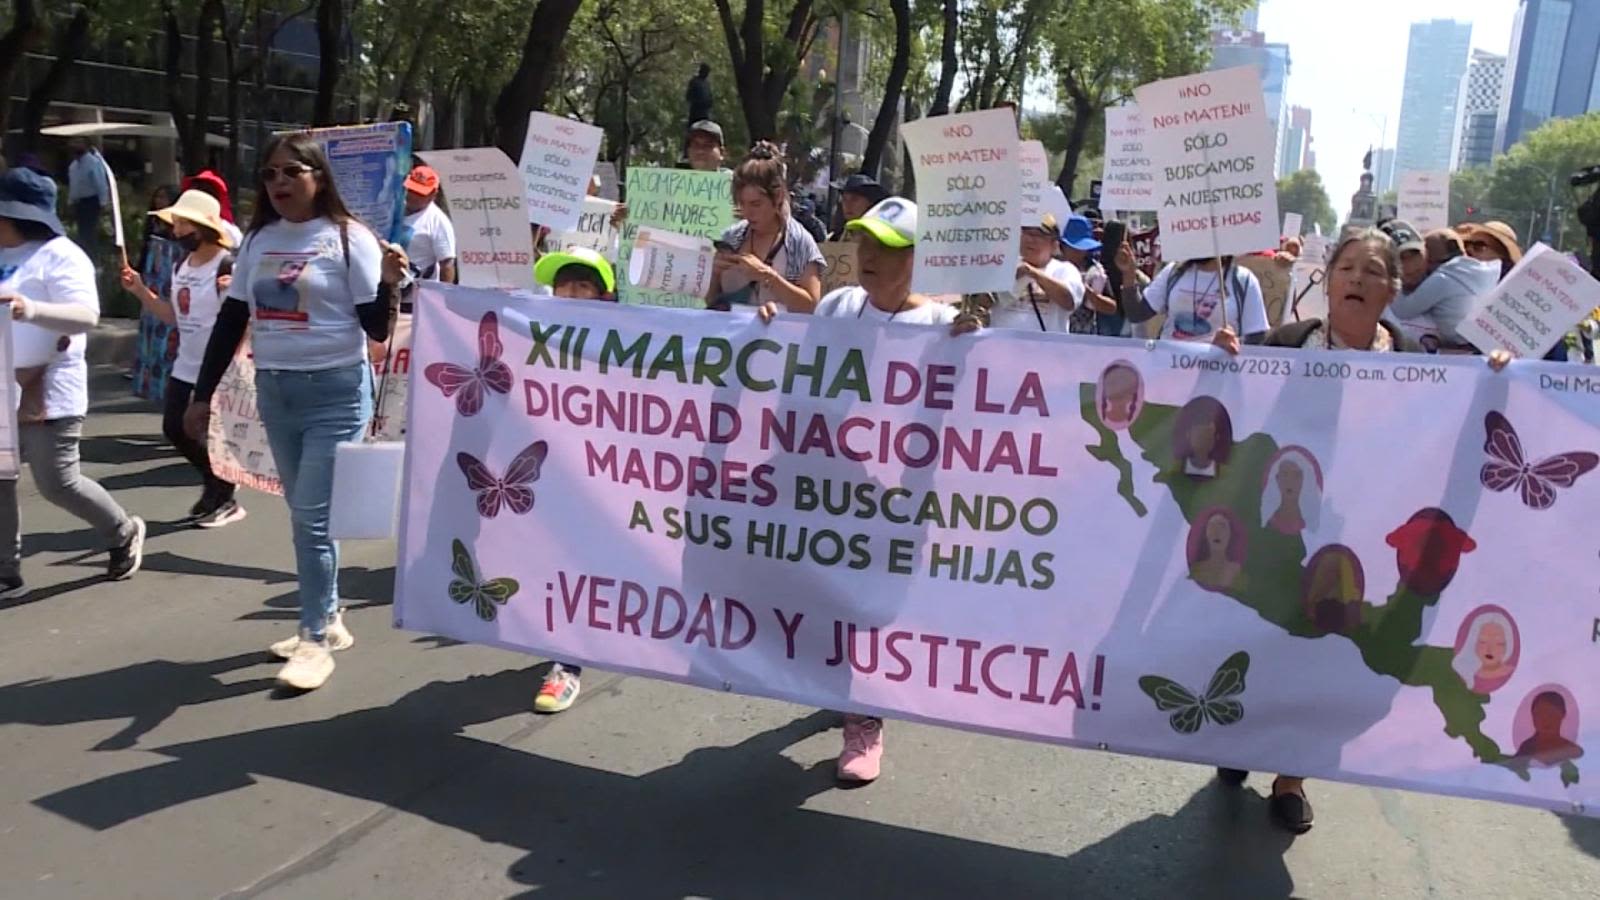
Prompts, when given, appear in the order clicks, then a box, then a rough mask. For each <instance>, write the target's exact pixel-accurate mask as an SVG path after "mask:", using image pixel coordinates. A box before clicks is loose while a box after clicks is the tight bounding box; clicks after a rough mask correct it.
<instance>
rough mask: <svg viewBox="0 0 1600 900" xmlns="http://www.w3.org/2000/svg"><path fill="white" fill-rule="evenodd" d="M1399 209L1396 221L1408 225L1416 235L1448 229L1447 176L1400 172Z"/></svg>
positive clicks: (1448, 187)
mask: <svg viewBox="0 0 1600 900" xmlns="http://www.w3.org/2000/svg"><path fill="white" fill-rule="evenodd" d="M1399 207H1400V209H1399V212H1398V215H1399V217H1400V218H1402V219H1404V220H1406V221H1407V222H1410V223H1411V224H1412V226H1413V227H1415V228H1416V229H1417V232H1418V233H1419V234H1427V233H1428V232H1430V231H1432V230H1434V229H1435V228H1449V227H1450V173H1449V172H1401V173H1400V188H1399Z"/></svg>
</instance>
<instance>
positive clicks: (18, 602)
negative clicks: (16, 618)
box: [0, 572, 106, 720]
mask: <svg viewBox="0 0 1600 900" xmlns="http://www.w3.org/2000/svg"><path fill="white" fill-rule="evenodd" d="M105 580H106V576H105V573H104V572H101V573H100V574H98V575H86V576H84V577H83V578H76V579H73V580H72V581H63V582H61V583H60V584H52V585H50V586H49V587H37V588H29V589H28V591H27V593H24V594H21V595H19V596H16V597H12V598H10V599H8V600H0V612H4V611H6V610H8V609H16V608H17V607H19V606H27V605H29V604H31V603H39V602H42V601H45V600H49V599H51V598H53V597H59V596H61V595H62V594H70V593H72V592H73V591H76V590H78V589H80V588H86V587H88V586H90V585H92V584H99V583H101V582H103V581H105ZM3 716H4V714H3V712H0V720H3Z"/></svg>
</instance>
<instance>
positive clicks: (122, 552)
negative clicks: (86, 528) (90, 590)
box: [106, 516, 144, 581]
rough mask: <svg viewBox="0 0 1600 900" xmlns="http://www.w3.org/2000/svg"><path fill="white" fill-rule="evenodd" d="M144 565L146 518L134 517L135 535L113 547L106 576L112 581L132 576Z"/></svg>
mask: <svg viewBox="0 0 1600 900" xmlns="http://www.w3.org/2000/svg"><path fill="white" fill-rule="evenodd" d="M142 565H144V520H143V519H141V518H139V517H138V516H134V517H133V537H131V538H128V542H127V543H126V544H123V545H122V546H121V547H113V548H111V560H110V562H109V563H107V565H106V577H107V578H109V579H111V580H112V581H122V580H124V579H128V578H132V577H133V576H134V575H135V574H136V573H137V572H138V571H139V567H140V566H142Z"/></svg>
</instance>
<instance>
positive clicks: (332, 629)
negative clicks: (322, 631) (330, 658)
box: [267, 610, 356, 659]
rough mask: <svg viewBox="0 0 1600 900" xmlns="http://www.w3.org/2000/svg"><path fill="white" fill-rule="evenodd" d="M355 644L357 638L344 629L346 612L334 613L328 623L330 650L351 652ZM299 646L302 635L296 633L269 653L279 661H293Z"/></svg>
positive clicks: (269, 648) (279, 642) (274, 646)
mask: <svg viewBox="0 0 1600 900" xmlns="http://www.w3.org/2000/svg"><path fill="white" fill-rule="evenodd" d="M355 642H356V636H355V635H353V634H351V633H350V629H348V628H346V627H344V611H343V610H340V611H339V612H336V613H334V614H333V621H331V622H329V623H328V649H329V650H333V651H335V652H337V651H340V650H349V649H350V648H351V647H353V646H355ZM299 646H300V635H299V634H298V633H296V634H295V635H294V636H292V637H286V638H284V639H283V640H281V641H278V642H277V643H275V644H273V645H272V646H270V647H268V648H267V651H268V652H270V653H271V654H272V655H273V656H276V657H277V658H279V659H292V658H294V651H295V648H296V647H299Z"/></svg>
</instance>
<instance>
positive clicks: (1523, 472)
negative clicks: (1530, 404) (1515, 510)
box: [1478, 411, 1600, 509]
mask: <svg viewBox="0 0 1600 900" xmlns="http://www.w3.org/2000/svg"><path fill="white" fill-rule="evenodd" d="M1483 426H1484V430H1485V431H1486V432H1487V437H1486V438H1485V439H1484V442H1483V450H1484V452H1485V453H1488V454H1489V461H1488V462H1486V463H1484V464H1483V471H1481V472H1480V473H1479V474H1478V480H1479V481H1482V482H1483V486H1484V487H1486V488H1488V489H1489V490H1491V491H1506V490H1510V489H1511V488H1513V487H1515V488H1518V489H1520V491H1521V493H1522V502H1523V503H1526V504H1527V505H1528V507H1529V508H1530V509H1549V508H1550V507H1552V506H1554V505H1555V502H1556V488H1558V487H1560V488H1569V487H1572V485H1573V484H1575V483H1576V482H1577V480H1578V478H1579V477H1581V476H1583V475H1585V474H1587V473H1588V472H1589V471H1591V470H1593V469H1594V467H1595V466H1597V465H1600V455H1596V454H1593V453H1589V452H1586V451H1581V450H1580V451H1576V452H1573V453H1558V454H1556V455H1555V456H1552V457H1550V458H1549V459H1541V460H1539V461H1538V462H1536V463H1529V462H1528V461H1527V457H1525V456H1523V454H1522V439H1521V438H1519V437H1517V430H1516V429H1515V428H1512V427H1511V422H1510V421H1508V420H1507V419H1506V417H1505V416H1503V415H1501V414H1499V413H1497V412H1493V411H1490V413H1489V414H1488V415H1486V416H1484V417H1483Z"/></svg>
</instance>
